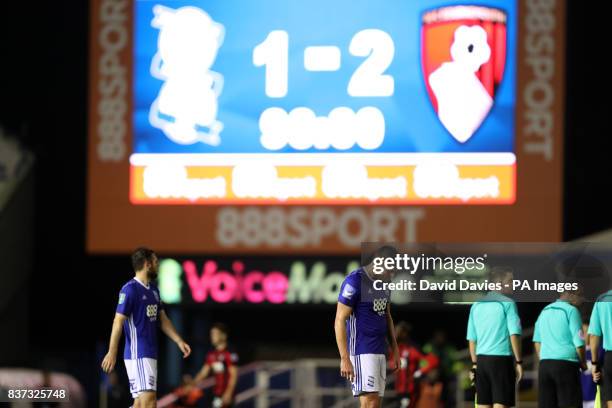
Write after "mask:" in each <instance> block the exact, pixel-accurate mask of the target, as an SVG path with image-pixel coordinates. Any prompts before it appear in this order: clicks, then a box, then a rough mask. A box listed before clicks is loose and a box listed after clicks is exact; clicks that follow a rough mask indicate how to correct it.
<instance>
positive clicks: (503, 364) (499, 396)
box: [476, 355, 516, 407]
mask: <svg viewBox="0 0 612 408" xmlns="http://www.w3.org/2000/svg"><path fill="white" fill-rule="evenodd" d="M476 363H477V365H476V398H477V401H478V405H493V404H502V405H506V406H509V407H512V406H514V397H515V387H516V370H515V368H514V358H512V357H510V356H486V355H478V356H477V357H476Z"/></svg>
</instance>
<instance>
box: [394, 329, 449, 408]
mask: <svg viewBox="0 0 612 408" xmlns="http://www.w3.org/2000/svg"><path fill="white" fill-rule="evenodd" d="M410 329H411V327H410V325H409V324H408V323H406V322H399V323H398V324H397V325H396V326H395V331H396V336H397V346H398V348H399V355H400V369H399V370H398V371H397V372H396V374H395V392H396V394H397V396H396V401H397V402H398V404H397V407H401V408H407V407H410V408H412V407H415V406H416V403H417V400H418V397H419V387H418V384H416V380H418V379H419V378H421V377H422V376H423V375H424V374H427V373H428V372H429V371H431V370H433V369H434V368H436V366H437V365H438V361H437V358H435V356H428V355H425V354H423V353H421V351H420V350H419V349H418V347H417V346H416V345H415V344H414V343H413V342H412V341H411V340H410ZM390 355H391V354H390ZM432 357H434V358H432ZM389 361H390V364H392V361H393V359H392V358H389ZM391 368H392V367H391Z"/></svg>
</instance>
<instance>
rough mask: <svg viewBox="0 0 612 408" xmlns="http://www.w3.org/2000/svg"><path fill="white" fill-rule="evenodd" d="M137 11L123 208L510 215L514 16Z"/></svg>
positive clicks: (510, 10) (494, 5) (168, 5)
mask: <svg viewBox="0 0 612 408" xmlns="http://www.w3.org/2000/svg"><path fill="white" fill-rule="evenodd" d="M455 3H457V4H455V5H453V4H452V3H449V2H445V3H444V4H445V5H444V6H440V1H438V0H435V1H433V0H428V1H409V2H406V1H397V0H385V1H380V2H371V1H365V0H362V1H353V0H338V1H334V2H331V4H330V2H329V1H327V0H312V1H308V2H288V1H283V0H268V1H258V2H244V1H241V0H224V1H207V0H199V1H197V0H195V1H194V0H188V1H149V0H137V1H136V3H135V6H134V7H135V9H134V19H135V20H134V47H133V54H134V70H133V91H134V96H133V99H134V109H133V113H132V126H133V135H134V140H133V142H132V154H131V155H130V164H131V186H130V199H131V202H132V203H134V204H190V205H203V204H204V205H206V204H209V205H210V204H241V203H264V204H292V203H293V204H295V203H300V204H310V203H313V204H347V203H350V204H372V203H378V204H416V203H418V204H430V203H433V204H512V203H513V202H514V200H515V189H516V186H515V167H516V156H515V154H514V150H515V139H514V112H515V100H516V97H515V93H516V30H517V15H516V4H515V3H514V2H508V1H492V2H489V5H487V6H474V5H463V3H461V2H455Z"/></svg>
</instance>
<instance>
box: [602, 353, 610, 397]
mask: <svg viewBox="0 0 612 408" xmlns="http://www.w3.org/2000/svg"><path fill="white" fill-rule="evenodd" d="M600 381H601V395H602V397H603V400H604V401H612V351H606V353H605V354H604V361H603V373H602V379H601V380H600Z"/></svg>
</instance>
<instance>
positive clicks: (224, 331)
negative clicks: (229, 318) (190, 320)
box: [211, 323, 229, 336]
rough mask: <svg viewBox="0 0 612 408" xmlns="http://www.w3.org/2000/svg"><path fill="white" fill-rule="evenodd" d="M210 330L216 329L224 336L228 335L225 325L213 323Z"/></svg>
mask: <svg viewBox="0 0 612 408" xmlns="http://www.w3.org/2000/svg"><path fill="white" fill-rule="evenodd" d="M212 329H217V330H219V331H220V332H221V333H223V334H225V335H226V336H227V335H229V329H228V328H227V325H226V324H225V323H215V324H213V325H212V326H211V330H212Z"/></svg>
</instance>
